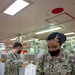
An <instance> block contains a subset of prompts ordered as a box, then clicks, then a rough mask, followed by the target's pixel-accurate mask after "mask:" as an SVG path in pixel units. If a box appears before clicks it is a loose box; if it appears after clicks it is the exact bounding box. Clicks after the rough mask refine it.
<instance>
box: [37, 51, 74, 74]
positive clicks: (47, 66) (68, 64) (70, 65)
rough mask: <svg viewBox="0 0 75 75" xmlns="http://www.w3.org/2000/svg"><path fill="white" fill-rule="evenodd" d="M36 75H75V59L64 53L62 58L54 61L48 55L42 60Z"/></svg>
mask: <svg viewBox="0 0 75 75" xmlns="http://www.w3.org/2000/svg"><path fill="white" fill-rule="evenodd" d="M42 72H44V74H42ZM36 75H75V58H74V56H69V55H67V53H66V52H64V51H63V53H62V54H61V55H60V57H58V58H57V59H56V60H54V61H52V58H51V56H50V54H49V53H47V54H46V55H43V56H42V57H41V58H40V62H39V64H38V66H37V74H36Z"/></svg>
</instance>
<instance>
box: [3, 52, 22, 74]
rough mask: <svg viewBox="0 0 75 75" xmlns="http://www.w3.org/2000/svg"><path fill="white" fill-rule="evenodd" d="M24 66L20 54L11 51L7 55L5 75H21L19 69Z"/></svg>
mask: <svg viewBox="0 0 75 75" xmlns="http://www.w3.org/2000/svg"><path fill="white" fill-rule="evenodd" d="M21 65H22V62H21V60H19V56H18V54H15V53H14V52H13V51H10V52H9V53H8V55H7V60H6V62H5V73H4V75H19V67H20V66H21Z"/></svg>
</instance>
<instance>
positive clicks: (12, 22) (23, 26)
mask: <svg viewBox="0 0 75 75" xmlns="http://www.w3.org/2000/svg"><path fill="white" fill-rule="evenodd" d="M11 1H12V0H1V1H0V39H4V38H8V37H11V36H15V35H17V34H19V33H21V34H26V35H27V33H29V34H30V35H31V37H38V38H40V39H44V38H46V36H47V35H48V34H49V33H46V34H41V35H34V33H35V32H36V31H38V30H41V29H45V28H48V27H50V26H51V25H50V23H49V22H46V21H45V20H46V19H48V18H51V19H50V21H52V20H53V19H55V20H57V21H59V22H57V23H56V25H58V26H61V27H62V28H63V29H62V30H60V31H59V32H63V33H65V32H71V31H75V20H74V19H73V18H72V17H75V11H74V9H75V1H74V0H30V1H31V2H33V4H31V5H30V6H29V7H27V8H25V9H23V10H22V11H21V12H19V13H18V14H16V15H14V16H13V17H12V16H9V15H5V14H3V10H4V9H5V8H6V7H8V6H9V5H10V4H11V3H12V2H13V1H14V0H13V1H12V2H11ZM59 7H61V8H64V11H63V12H61V13H59V14H53V13H52V10H53V9H55V8H59ZM65 12H66V13H68V14H69V15H70V16H72V17H70V16H69V15H66V14H63V13H65ZM60 14H62V15H60ZM58 15H60V16H58ZM56 16H57V17H56ZM52 17H54V18H52ZM33 32H34V33H33ZM31 33H32V34H31Z"/></svg>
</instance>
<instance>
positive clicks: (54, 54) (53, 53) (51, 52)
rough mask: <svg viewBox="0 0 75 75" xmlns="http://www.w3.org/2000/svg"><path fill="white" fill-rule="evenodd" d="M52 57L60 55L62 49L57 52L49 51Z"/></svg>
mask: <svg viewBox="0 0 75 75" xmlns="http://www.w3.org/2000/svg"><path fill="white" fill-rule="evenodd" d="M48 51H49V53H50V55H51V56H56V55H57V54H59V52H60V49H58V50H56V51H50V50H48Z"/></svg>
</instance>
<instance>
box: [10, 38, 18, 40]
mask: <svg viewBox="0 0 75 75" xmlns="http://www.w3.org/2000/svg"><path fill="white" fill-rule="evenodd" d="M17 38H18V37H16V38H12V39H10V40H11V41H13V40H17Z"/></svg>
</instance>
